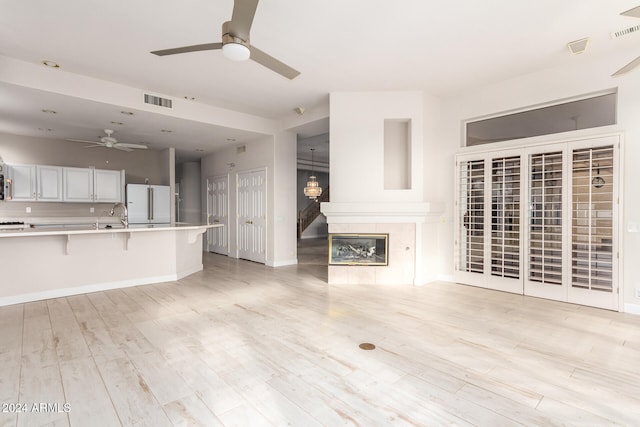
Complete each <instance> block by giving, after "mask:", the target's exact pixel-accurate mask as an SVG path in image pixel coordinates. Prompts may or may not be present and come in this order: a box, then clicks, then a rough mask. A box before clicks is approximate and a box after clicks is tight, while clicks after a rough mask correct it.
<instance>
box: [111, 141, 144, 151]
mask: <svg viewBox="0 0 640 427" xmlns="http://www.w3.org/2000/svg"><path fill="white" fill-rule="evenodd" d="M114 147H115V148H120V147H123V148H141V149H143V150H146V149H147V148H148V147H147V146H146V145H144V144H129V143H127V142H118V143H117V144H114Z"/></svg>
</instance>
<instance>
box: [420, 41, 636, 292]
mask: <svg viewBox="0 0 640 427" xmlns="http://www.w3.org/2000/svg"><path fill="white" fill-rule="evenodd" d="M628 59H629V58H628V57H627V56H626V55H619V54H618V55H612V56H609V57H595V58H594V57H589V56H588V55H587V54H585V55H581V56H580V57H576V58H575V61H574V62H572V63H571V64H570V65H568V66H565V67H561V68H553V69H547V70H544V71H541V72H537V73H532V74H528V75H525V76H522V77H519V78H516V79H512V80H507V81H504V82H501V83H498V84H495V85H491V86H487V87H483V88H479V89H477V90H474V91H471V92H467V93H465V94H463V95H460V96H457V97H452V98H449V99H445V100H443V102H442V103H441V111H440V113H438V112H436V113H435V114H436V115H439V118H440V120H439V121H440V125H439V126H438V129H437V130H436V135H437V137H438V142H437V143H436V144H431V143H429V141H428V140H427V141H426V143H425V149H426V152H425V162H426V163H425V170H426V171H427V172H426V175H431V176H430V177H429V178H428V180H427V182H429V181H431V179H433V175H434V174H435V176H436V177H437V178H436V179H437V180H436V181H435V182H434V184H431V185H430V186H431V188H427V189H426V191H425V193H427V194H430V195H431V196H433V197H435V198H437V199H440V200H442V201H445V202H446V214H445V216H444V217H443V218H442V220H443V221H444V222H446V223H442V222H443V221H441V222H440V224H439V226H438V233H437V234H438V241H439V244H438V252H439V254H440V259H439V261H438V270H439V271H440V275H441V276H442V277H443V278H449V277H452V275H453V233H454V231H453V224H452V223H453V221H452V220H453V194H454V154H455V153H456V152H458V151H460V146H461V141H462V121H464V120H468V119H471V118H477V117H482V116H485V115H490V114H495V113H499V112H506V111H509V110H514V109H520V108H523V107H526V106H531V105H537V104H543V103H548V102H550V101H554V100H560V99H564V98H570V97H575V96H579V95H583V94H587V93H592V92H598V91H602V90H606V89H610V88H615V87H617V88H618V124H617V125H615V126H608V127H605V128H599V129H595V130H594V129H588V130H582V131H575V132H567V133H565V134H562V135H553V136H545V137H536V138H530V139H528V140H526V141H525V140H522V141H521V142H522V143H523V144H524V143H532V142H543V141H554V140H561V139H563V138H568V137H581V136H588V135H597V134H603V133H607V132H623V133H624V139H625V143H624V145H623V159H622V164H623V173H624V179H623V190H622V195H623V197H622V198H621V202H622V203H623V215H624V220H623V223H624V224H623V229H624V230H625V231H624V233H623V236H622V237H623V245H622V252H621V254H620V255H621V257H622V258H623V261H624V264H623V271H622V277H623V279H624V301H625V303H627V304H640V299H638V298H636V297H635V296H634V288H636V287H637V288H640V270H638V269H637V268H635V266H634V264H635V262H634V261H635V258H637V255H638V253H640V235H639V234H638V233H628V232H626V229H627V224H628V222H630V221H633V222H636V223H637V222H640V196H639V193H638V192H637V189H636V188H635V186H636V185H635V183H637V182H640V168H638V167H635V165H636V164H638V162H639V161H640V144H639V143H638V141H640V121H638V117H640V102H638V99H640V78H639V75H638V72H637V71H636V73H635V74H634V73H631V74H628V75H627V76H624V77H619V78H612V77H610V74H611V73H612V72H613V71H614V70H616V69H617V68H618V67H619V66H620V64H625V63H626V62H628ZM431 114H432V112H431V111H428V110H427V109H425V122H426V121H427V120H429V119H431V118H432V117H431ZM430 171H431V172H430ZM426 177H427V176H426Z"/></svg>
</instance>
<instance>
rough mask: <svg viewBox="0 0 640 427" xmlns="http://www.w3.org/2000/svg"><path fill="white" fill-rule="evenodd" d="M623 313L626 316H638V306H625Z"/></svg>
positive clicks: (639, 305)
mask: <svg viewBox="0 0 640 427" xmlns="http://www.w3.org/2000/svg"><path fill="white" fill-rule="evenodd" d="M624 312H625V313H628V314H640V304H629V303H627V304H625V305H624Z"/></svg>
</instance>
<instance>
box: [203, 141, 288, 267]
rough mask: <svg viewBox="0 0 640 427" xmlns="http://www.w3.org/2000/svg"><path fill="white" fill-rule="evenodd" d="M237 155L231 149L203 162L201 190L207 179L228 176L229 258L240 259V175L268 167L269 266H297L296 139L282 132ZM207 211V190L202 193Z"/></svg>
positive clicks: (252, 143)
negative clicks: (238, 183) (237, 198)
mask: <svg viewBox="0 0 640 427" xmlns="http://www.w3.org/2000/svg"><path fill="white" fill-rule="evenodd" d="M245 146H246V151H245V152H243V153H238V152H237V150H236V146H230V147H228V148H226V149H224V150H220V151H218V152H216V153H214V154H212V155H210V156H207V157H205V158H203V159H202V163H201V164H202V181H201V182H202V184H201V185H202V188H203V189H206V179H207V178H208V177H212V176H218V175H226V174H229V256H231V257H234V258H235V257H237V256H238V247H237V243H236V242H237V230H236V224H235V222H234V218H236V191H237V185H236V179H237V175H238V173H239V172H244V171H249V170H254V169H260V168H266V171H267V255H266V264H267V265H271V266H280V265H288V264H295V263H297V258H296V252H297V248H296V243H297V241H296V220H297V211H296V196H295V194H296V136H295V134H293V133H290V132H282V133H279V134H276V135H275V136H273V137H265V138H262V139H260V140H257V141H254V142H250V143H247V144H246V145H245ZM202 206H203V209H206V191H202Z"/></svg>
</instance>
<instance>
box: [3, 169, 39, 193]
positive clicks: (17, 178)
mask: <svg viewBox="0 0 640 427" xmlns="http://www.w3.org/2000/svg"><path fill="white" fill-rule="evenodd" d="M9 177H10V178H11V181H12V184H11V186H10V189H9V197H11V200H18V201H20V200H35V199H36V165H11V166H10V167H9Z"/></svg>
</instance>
